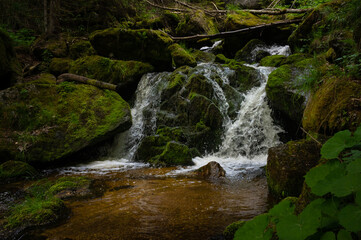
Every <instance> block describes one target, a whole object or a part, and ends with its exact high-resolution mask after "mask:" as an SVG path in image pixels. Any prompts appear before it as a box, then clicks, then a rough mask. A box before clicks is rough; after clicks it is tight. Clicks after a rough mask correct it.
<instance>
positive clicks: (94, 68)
mask: <svg viewBox="0 0 361 240" xmlns="http://www.w3.org/2000/svg"><path fill="white" fill-rule="evenodd" d="M153 70H154V68H153V66H151V65H150V64H148V63H142V62H138V61H122V60H112V59H109V58H106V57H101V56H96V55H95V56H87V57H83V58H79V59H77V60H76V61H74V62H73V63H72V64H71V67H70V69H69V72H70V73H74V74H78V75H81V76H85V77H88V78H92V79H96V80H99V81H103V82H108V83H112V84H115V85H118V88H117V92H118V93H119V94H120V95H121V96H122V97H123V98H124V99H126V100H128V99H130V98H131V96H132V95H133V93H134V92H135V90H136V88H137V86H138V83H139V81H140V79H141V77H142V76H143V75H144V74H145V73H148V72H152V71H153Z"/></svg>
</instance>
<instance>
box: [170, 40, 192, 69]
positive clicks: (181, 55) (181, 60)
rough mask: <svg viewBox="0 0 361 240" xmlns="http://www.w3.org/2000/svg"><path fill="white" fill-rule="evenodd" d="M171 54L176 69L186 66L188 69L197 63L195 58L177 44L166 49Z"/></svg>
mask: <svg viewBox="0 0 361 240" xmlns="http://www.w3.org/2000/svg"><path fill="white" fill-rule="evenodd" d="M168 49H169V50H170V52H171V55H172V60H173V64H174V66H175V67H176V68H179V67H181V66H184V65H187V66H190V67H195V66H196V65H197V62H196V60H195V58H194V57H193V56H192V55H191V54H189V53H188V52H187V51H186V50H185V49H184V48H182V47H181V46H180V45H179V44H177V43H175V44H172V45H170V46H169V47H168Z"/></svg>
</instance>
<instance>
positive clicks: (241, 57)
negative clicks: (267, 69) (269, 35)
mask: <svg viewBox="0 0 361 240" xmlns="http://www.w3.org/2000/svg"><path fill="white" fill-rule="evenodd" d="M265 46H266V44H265V43H264V42H262V41H261V40H259V39H252V40H251V41H249V42H248V43H247V44H246V45H245V46H244V47H243V48H242V49H241V50H239V51H237V53H236V56H235V57H234V59H235V60H237V61H245V62H248V63H253V62H254V61H255V60H256V59H255V57H256V55H255V52H253V51H254V50H255V49H256V48H262V47H265Z"/></svg>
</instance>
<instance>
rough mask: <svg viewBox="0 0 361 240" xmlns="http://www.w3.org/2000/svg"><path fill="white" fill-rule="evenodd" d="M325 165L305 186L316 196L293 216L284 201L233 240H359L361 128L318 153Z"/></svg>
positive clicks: (292, 208)
mask: <svg viewBox="0 0 361 240" xmlns="http://www.w3.org/2000/svg"><path fill="white" fill-rule="evenodd" d="M321 156H322V158H323V159H324V163H321V164H319V165H318V166H316V167H315V168H313V169H311V170H310V171H309V172H308V173H307V174H306V176H305V182H306V184H307V185H308V186H309V187H310V189H311V192H312V193H313V194H315V195H316V196H317V199H316V200H313V201H312V202H310V203H309V204H308V205H307V206H306V207H305V208H304V209H303V211H302V212H301V213H300V214H298V215H296V214H295V213H294V212H295V204H294V201H292V200H290V199H285V200H283V201H282V202H281V203H279V204H277V205H276V206H274V207H273V208H272V209H271V210H270V211H269V212H268V213H267V214H264V215H260V216H258V217H256V218H254V219H253V220H251V221H249V222H247V223H245V224H244V225H243V226H242V227H241V228H239V229H238V230H237V232H236V234H235V239H242V240H246V239H271V238H272V234H276V235H277V236H278V238H279V239H280V240H282V239H294V240H303V239H323V240H324V239H325V240H326V239H336V237H337V239H359V237H360V235H361V126H360V127H359V128H358V129H357V130H356V131H355V132H354V133H351V132H350V131H349V130H345V131H341V132H338V133H336V134H335V135H334V136H333V137H332V138H330V139H329V140H328V141H327V142H326V143H325V144H324V145H323V146H322V149H321Z"/></svg>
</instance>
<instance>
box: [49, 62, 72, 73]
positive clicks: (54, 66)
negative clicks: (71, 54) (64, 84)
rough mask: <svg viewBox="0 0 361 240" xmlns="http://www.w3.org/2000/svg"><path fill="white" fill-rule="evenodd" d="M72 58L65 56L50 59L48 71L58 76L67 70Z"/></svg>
mask: <svg viewBox="0 0 361 240" xmlns="http://www.w3.org/2000/svg"><path fill="white" fill-rule="evenodd" d="M71 64H72V60H70V59H67V58H53V59H52V60H51V63H50V66H49V71H50V73H52V74H54V75H56V76H58V75H60V74H62V73H67V72H69V69H70V66H71Z"/></svg>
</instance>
